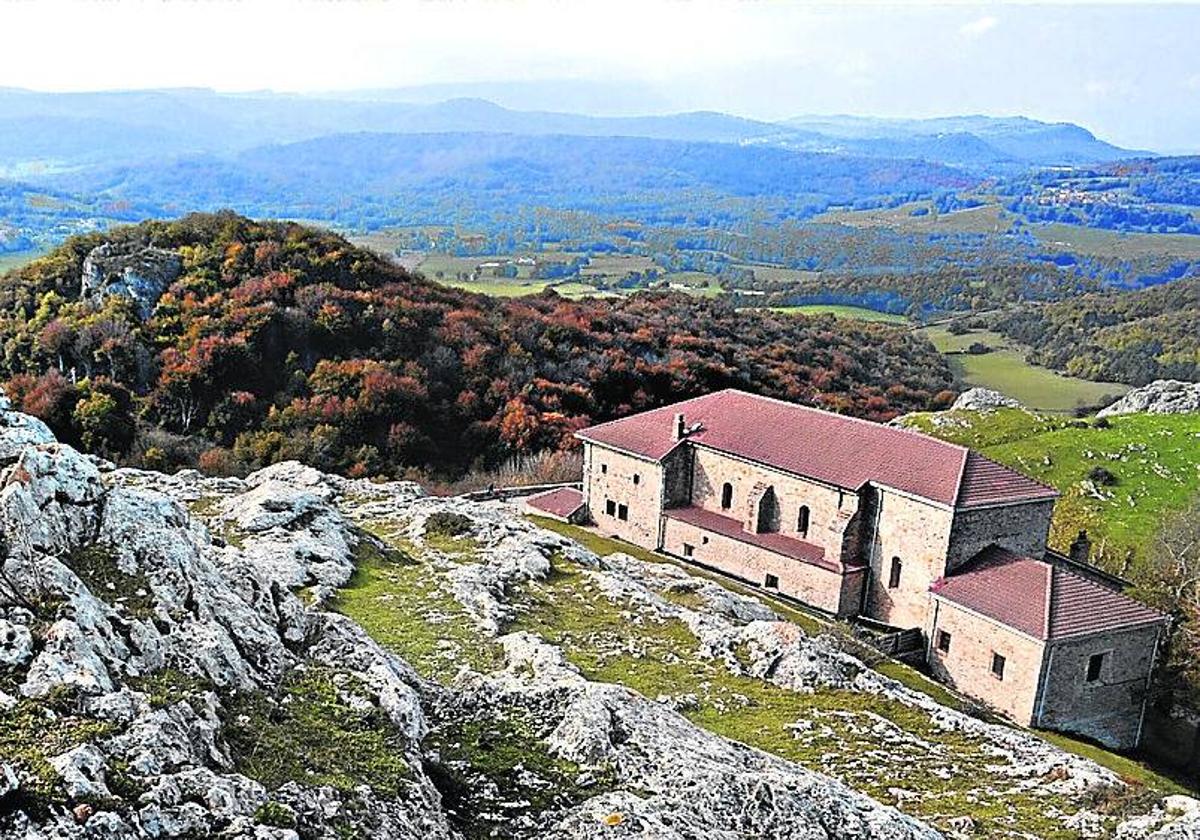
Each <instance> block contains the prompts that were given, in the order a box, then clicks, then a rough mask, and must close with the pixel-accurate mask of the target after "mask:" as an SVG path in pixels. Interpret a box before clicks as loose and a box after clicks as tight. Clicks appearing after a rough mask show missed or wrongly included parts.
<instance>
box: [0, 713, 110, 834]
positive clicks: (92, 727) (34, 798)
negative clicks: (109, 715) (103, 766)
mask: <svg viewBox="0 0 1200 840" xmlns="http://www.w3.org/2000/svg"><path fill="white" fill-rule="evenodd" d="M46 705H54V701H53V700H49V701H45V702H38V701H34V700H19V701H17V704H16V705H15V706H12V707H11V708H9V709H3V708H0V760H3V761H5V762H10V763H12V764H13V765H15V767H16V768H17V769H18V770H19V771H22V774H23V775H25V777H26V778H25V781H24V783H23V784H22V787H21V790H20V793H19V799H20V800H21V802H20V803H18V802H12V803H8V804H11V805H19V804H20V805H23V807H25V808H26V809H28V810H30V811H31V812H33V813H34V814H35V815H41V814H43V813H44V812H45V810H46V808H48V807H49V806H50V805H52V804H54V803H57V802H62V801H64V800H65V798H66V797H65V792H64V791H62V790H61V789H60V787H59V776H58V773H57V772H56V771H55V769H54V768H53V767H52V766H51V765H50V759H51V758H53V757H54V756H56V755H60V754H61V753H64V752H66V751H67V750H70V749H73V748H75V747H77V746H79V745H80V744H83V743H86V742H87V741H93V740H95V739H97V738H101V737H104V736H105V735H108V734H109V733H110V732H111V731H112V725H111V724H109V723H103V722H101V721H96V720H90V719H88V718H82V717H78V716H76V715H73V714H69V713H67V714H62V713H58V714H55V715H48V714H47V712H46V708H45V706H46Z"/></svg>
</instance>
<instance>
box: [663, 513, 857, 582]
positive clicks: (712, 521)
mask: <svg viewBox="0 0 1200 840" xmlns="http://www.w3.org/2000/svg"><path fill="white" fill-rule="evenodd" d="M663 514H664V515H665V516H666V517H667V519H674V520H676V521H678V522H686V523H687V524H689V525H695V526H696V527H697V528H703V529H704V530H705V531H711V532H713V533H714V534H720V535H721V536H723V537H729V538H730V539H734V540H738V541H740V542H744V543H747V544H749V545H753V546H757V547H758V548H763V549H766V550H767V551H771V552H773V553H775V554H781V555H783V556H784V557H789V558H791V559H793V560H799V561H801V562H803V563H809V564H811V565H813V566H819V567H821V568H822V569H828V570H829V571H831V572H838V573H839V574H840V573H842V572H848V571H856V570H858V569H861V568H863V567H862V566H857V565H854V566H843V565H842V563H841V562H839V561H838V559H837V558H834V557H826V556H825V549H824V548H822V547H821V546H819V545H814V544H813V543H810V542H805V541H804V540H799V539H796V538H795V537H789V536H788V535H786V534H753V533H750V532H748V531H746V530H745V529H743V528H742V523H741V522H739V521H738V520H736V519H734V518H733V517H731V516H722V515H721V514H719V513H716V512H714V511H711V510H705V509H703V508H698V507H681V508H670V509H668V510H665V511H663ZM698 559H700V560H703V559H704V558H698Z"/></svg>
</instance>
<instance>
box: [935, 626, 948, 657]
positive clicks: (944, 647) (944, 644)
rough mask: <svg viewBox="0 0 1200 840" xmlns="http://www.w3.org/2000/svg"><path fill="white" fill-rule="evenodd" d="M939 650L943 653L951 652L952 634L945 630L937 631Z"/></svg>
mask: <svg viewBox="0 0 1200 840" xmlns="http://www.w3.org/2000/svg"><path fill="white" fill-rule="evenodd" d="M937 649H938V650H940V651H941V652H942V653H949V652H950V634H949V633H947V632H946V631H945V630H939V631H937Z"/></svg>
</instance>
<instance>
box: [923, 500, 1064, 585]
mask: <svg viewBox="0 0 1200 840" xmlns="http://www.w3.org/2000/svg"><path fill="white" fill-rule="evenodd" d="M1053 513H1054V501H1053V500H1052V499H1046V500H1044V501H1039V502H1027V503H1025V504H1020V505H1005V506H1003V507H990V508H980V509H977V510H965V511H959V512H958V514H957V515H956V516H955V517H954V527H953V528H952V529H951V531H950V549H949V551H948V553H947V569H948V570H953V569H955V568H956V567H958V566H959V565H961V564H963V563H965V562H966V561H968V560H970V559H971V558H972V557H974V556H975V555H976V554H978V553H979V552H980V551H982V550H983V549H985V548H987V547H988V546H989V545H991V544H992V543H995V544H997V545H1000V546H1003V547H1004V548H1007V549H1009V550H1010V551H1015V552H1017V553H1018V554H1026V555H1028V556H1030V557H1037V558H1041V557H1042V555H1044V554H1045V552H1046V538H1047V536H1048V535H1049V533H1050V517H1051V515H1052V514H1053Z"/></svg>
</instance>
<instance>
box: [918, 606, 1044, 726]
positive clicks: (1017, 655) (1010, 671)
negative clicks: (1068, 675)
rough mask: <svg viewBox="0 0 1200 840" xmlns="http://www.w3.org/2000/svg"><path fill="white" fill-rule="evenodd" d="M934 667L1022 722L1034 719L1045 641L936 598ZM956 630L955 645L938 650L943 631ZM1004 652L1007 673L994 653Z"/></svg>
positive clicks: (964, 690) (956, 685) (932, 646)
mask: <svg viewBox="0 0 1200 840" xmlns="http://www.w3.org/2000/svg"><path fill="white" fill-rule="evenodd" d="M932 600H933V603H934V610H933V616H932V617H931V620H930V626H929V668H930V670H931V671H932V673H933V675H934V676H935V677H937V678H938V679H939V680H941V681H942V682H944V683H946V684H947V685H950V686H953V687H954V688H956V689H958V690H959V691H961V692H962V693H963V694H966V695H968V696H970V697H974V698H975V699H976V700H980V701H982V702H984V703H986V704H987V705H989V706H991V707H992V708H994V709H997V710H999V711H1000V712H1003V713H1004V714H1006V715H1008V716H1009V717H1010V718H1012V719H1013V720H1015V721H1016V722H1017V723H1019V724H1022V725H1023V726H1028V725H1029V724H1030V723H1031V722H1032V721H1033V716H1034V712H1035V703H1036V701H1037V692H1038V683H1039V681H1040V678H1041V672H1042V654H1043V651H1044V649H1045V645H1044V644H1043V643H1042V642H1040V641H1038V640H1036V639H1034V638H1032V637H1030V636H1026V635H1025V634H1023V633H1018V632H1017V631H1015V630H1013V629H1011V628H1009V627H1006V626H1004V625H1003V624H1000V623H998V622H995V621H991V620H989V619H987V618H984V617H983V616H981V615H978V614H977V613H972V612H969V611H967V610H964V609H962V608H961V607H958V606H956V605H955V604H951V603H949V602H948V601H945V600H943V599H941V598H936V599H932ZM939 630H942V631H945V632H948V633H949V634H950V649H949V650H948V651H942V650H939V649H938V631H939ZM994 653H998V654H1000V655H1001V656H1003V657H1004V660H1005V661H1004V677H1003V679H1001V678H998V677H996V676H995V675H994V674H993V673H992V654H994Z"/></svg>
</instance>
